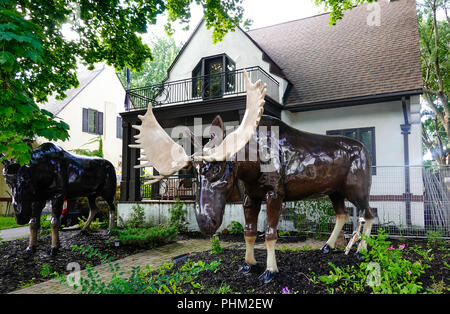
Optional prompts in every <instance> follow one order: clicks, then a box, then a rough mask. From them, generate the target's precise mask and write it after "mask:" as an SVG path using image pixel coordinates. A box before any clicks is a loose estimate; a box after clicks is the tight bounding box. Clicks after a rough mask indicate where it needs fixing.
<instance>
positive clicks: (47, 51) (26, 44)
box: [0, 0, 243, 164]
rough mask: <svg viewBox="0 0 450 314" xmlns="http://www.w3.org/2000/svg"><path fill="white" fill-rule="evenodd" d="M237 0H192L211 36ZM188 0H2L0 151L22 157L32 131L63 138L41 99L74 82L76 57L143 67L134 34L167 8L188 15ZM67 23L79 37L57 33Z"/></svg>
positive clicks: (235, 20) (60, 93)
mask: <svg viewBox="0 0 450 314" xmlns="http://www.w3.org/2000/svg"><path fill="white" fill-rule="evenodd" d="M242 1H243V0H227V1H220V0H195V3H197V4H199V5H202V6H203V8H204V14H205V20H206V23H207V26H208V27H209V28H211V27H212V28H214V31H213V39H214V41H216V42H217V41H219V40H221V39H222V38H223V36H225V34H226V33H227V32H228V31H230V30H233V29H234V28H235V27H236V26H237V25H238V24H239V23H240V22H241V20H242V15H243V9H242V7H241V3H242ZM192 3H194V0H147V1H132V0H126V1H121V0H103V1H89V0H73V1H71V0H54V1H47V0H18V1H16V0H0V47H1V49H0V153H1V154H2V155H0V157H1V158H2V159H4V158H9V159H13V158H15V159H16V160H17V161H18V162H19V163H20V164H25V163H27V162H28V161H29V159H30V151H31V148H30V147H29V146H28V145H27V144H26V143H25V142H24V140H26V139H33V138H34V137H35V136H36V135H37V136H42V137H44V138H46V139H48V140H50V141H53V140H57V139H60V140H67V139H68V137H69V135H68V132H67V130H68V128H69V126H68V125H67V124H66V123H64V122H62V121H59V120H58V119H56V118H55V117H54V116H53V115H52V114H51V113H50V112H48V111H45V110H40V109H39V107H38V105H37V104H39V103H44V102H46V101H47V97H48V96H49V95H52V94H56V96H57V99H63V98H64V97H65V96H66V95H65V94H64V91H66V90H68V89H70V88H73V87H77V86H78V85H79V82H78V80H77V76H76V69H77V61H78V60H79V61H81V62H82V63H84V64H86V65H88V66H89V67H90V68H93V64H94V63H97V62H105V63H106V64H108V65H112V66H114V67H115V68H116V69H117V70H120V69H123V68H124V67H128V68H130V69H132V70H133V71H141V70H142V68H143V64H144V62H145V60H147V59H151V58H152V54H151V50H150V48H149V47H148V45H146V44H144V43H143V42H142V39H141V37H140V35H139V34H143V33H146V32H147V27H148V26H149V25H151V24H155V23H156V21H157V17H158V16H159V15H161V14H163V13H167V14H168V20H169V24H168V25H167V27H166V29H167V31H168V32H172V28H171V24H170V23H173V22H174V21H177V20H178V21H181V22H187V21H189V19H190V16H191V15H190V10H189V6H190V4H192ZM68 23H69V24H70V25H71V28H72V30H73V31H75V32H76V34H77V35H78V37H77V38H76V39H72V40H69V39H67V38H65V37H64V36H63V34H62V27H63V25H66V24H68Z"/></svg>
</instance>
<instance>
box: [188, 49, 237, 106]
mask: <svg viewBox="0 0 450 314" xmlns="http://www.w3.org/2000/svg"><path fill="white" fill-rule="evenodd" d="M235 70H236V66H235V63H234V62H233V60H231V59H230V58H229V57H228V56H227V55H226V54H222V55H218V56H212V57H207V58H202V59H201V60H200V62H199V63H198V64H197V66H196V67H195V68H194V70H193V71H192V96H193V98H199V97H202V98H203V99H207V98H217V97H222V96H223V95H224V94H226V93H232V92H233V91H234V89H235V76H234V71H235Z"/></svg>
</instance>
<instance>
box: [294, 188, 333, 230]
mask: <svg viewBox="0 0 450 314" xmlns="http://www.w3.org/2000/svg"><path fill="white" fill-rule="evenodd" d="M334 216H335V213H334V209H333V205H332V204H331V201H330V199H329V198H328V197H324V198H320V199H314V200H304V201H297V202H295V203H294V207H293V208H289V217H290V218H291V219H292V220H293V222H294V225H295V227H296V229H297V230H298V231H299V232H302V231H303V232H305V231H306V232H309V231H314V232H315V233H316V234H317V235H318V234H320V233H322V232H327V231H328V223H330V222H331V219H332V218H333V217H334ZM311 226H312V227H311Z"/></svg>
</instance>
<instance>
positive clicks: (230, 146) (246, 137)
mask: <svg viewBox="0 0 450 314" xmlns="http://www.w3.org/2000/svg"><path fill="white" fill-rule="evenodd" d="M244 78H245V89H246V91H247V103H246V108H245V114H244V118H243V119H242V122H241V124H240V125H239V127H238V128H237V129H236V130H234V131H233V132H231V133H230V134H228V135H227V136H226V137H225V138H224V139H223V141H222V143H220V145H218V146H216V147H214V148H211V149H209V150H207V151H205V152H204V155H203V156H194V159H195V160H198V161H200V160H204V161H208V162H211V161H223V160H227V159H229V158H230V157H231V156H233V155H234V154H236V153H237V152H239V151H240V150H241V149H242V148H244V147H245V145H247V143H248V142H249V141H250V139H251V138H252V136H253V134H254V133H255V131H256V128H257V127H258V124H259V120H261V116H262V114H263V112H264V104H265V100H264V97H265V96H266V92H267V84H265V83H264V85H263V88H262V89H260V88H259V86H260V85H261V80H258V81H257V82H256V83H255V84H253V83H252V82H251V81H250V78H249V77H248V74H247V71H245V70H244Z"/></svg>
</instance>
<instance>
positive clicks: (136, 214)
mask: <svg viewBox="0 0 450 314" xmlns="http://www.w3.org/2000/svg"><path fill="white" fill-rule="evenodd" d="M131 210H132V212H131V214H130V218H128V219H127V221H123V219H122V218H121V217H119V220H120V224H121V225H122V227H124V228H139V227H145V213H144V207H142V206H141V205H139V204H136V205H133V206H132V207H131Z"/></svg>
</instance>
